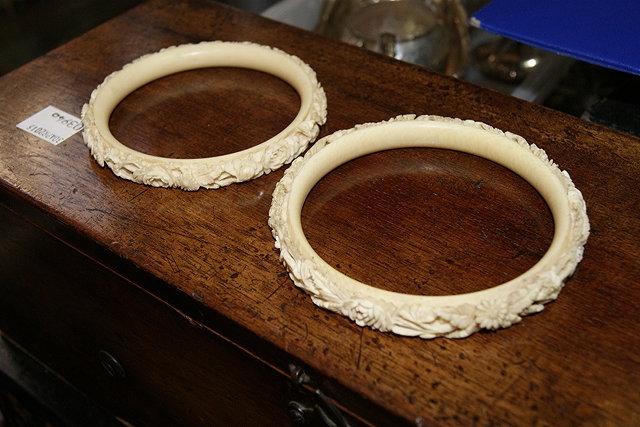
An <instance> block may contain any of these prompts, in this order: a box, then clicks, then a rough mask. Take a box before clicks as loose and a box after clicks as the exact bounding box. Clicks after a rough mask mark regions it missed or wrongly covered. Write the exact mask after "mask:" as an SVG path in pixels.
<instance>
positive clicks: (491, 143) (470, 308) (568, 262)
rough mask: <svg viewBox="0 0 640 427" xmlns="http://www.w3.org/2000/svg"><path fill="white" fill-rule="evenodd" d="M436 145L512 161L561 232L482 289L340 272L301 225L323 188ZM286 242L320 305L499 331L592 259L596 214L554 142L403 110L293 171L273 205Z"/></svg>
mask: <svg viewBox="0 0 640 427" xmlns="http://www.w3.org/2000/svg"><path fill="white" fill-rule="evenodd" d="M406 147H433V148H443V149H451V150H457V151H462V152H466V153H470V154H473V155H476V156H480V157H483V158H486V159H489V160H491V161H494V162H496V163H498V164H500V165H503V166H505V167H507V168H508V169H510V170H511V171H513V172H515V173H516V174H518V175H520V176H521V177H522V178H524V179H525V180H527V181H528V182H529V183H530V184H531V185H532V186H533V187H534V188H535V189H536V190H537V191H538V192H539V193H540V194H541V195H542V197H543V198H544V200H545V201H546V203H547V204H548V205H549V208H550V210H551V212H552V215H553V221H554V227H555V231H554V236H553V240H552V242H551V245H550V247H549V248H548V250H547V252H546V253H545V255H544V256H543V257H542V258H541V259H540V260H539V261H538V262H537V263H536V264H535V265H534V266H533V267H531V268H530V269H529V270H528V271H526V272H524V273H523V274H521V275H520V276H518V277H516V278H514V279H512V280H510V281H508V282H506V283H503V284H501V285H498V286H495V287H492V288H488V289H484V290H481V291H477V292H472V293H466V294H457V295H447V296H424V295H411V294H403V293H397V292H391V291H387V290H383V289H379V288H375V287H372V286H369V285H367V284H365V283H361V282H359V281H356V280H354V279H352V278H350V277H348V276H346V275H344V274H343V273H341V272H339V271H337V270H336V269H334V268H333V267H331V266H330V265H329V264H328V263H327V262H325V261H324V260H323V259H322V258H320V256H318V254H317V253H316V252H315V251H314V250H313V248H312V247H311V246H310V244H309V242H308V241H307V239H306V237H305V235H304V231H303V229H302V225H301V218H300V216H301V211H302V207H303V204H304V201H305V199H306V197H307V195H308V194H309V192H310V191H311V189H312V188H313V186H314V185H315V184H316V183H317V182H318V181H319V180H320V179H321V178H322V177H323V176H325V175H326V174H327V173H329V172H330V171H331V170H333V169H334V168H336V167H337V166H339V165H341V164H343V163H346V162H348V161H349V160H352V159H355V158H357V157H360V156H363V155H366V154H370V153H374V152H377V151H382V150H387V149H393V148H406ZM269 225H270V227H271V228H272V232H273V236H274V238H275V241H276V243H275V244H276V247H277V248H279V249H280V256H281V260H282V261H283V262H284V264H285V266H286V267H287V269H288V271H289V275H290V277H291V279H292V280H293V282H294V283H295V285H296V286H298V287H300V288H302V289H304V290H305V291H306V292H307V293H308V294H309V295H310V296H311V298H312V300H313V302H314V303H315V304H317V305H319V306H320V307H323V308H326V309H329V310H332V311H335V312H337V313H340V314H342V315H344V316H347V317H349V318H350V319H351V320H353V321H355V322H356V323H357V324H358V325H359V326H369V327H371V328H374V329H378V330H380V331H389V332H393V333H396V334H400V335H407V336H418V337H421V338H434V337H438V336H446V337H451V338H462V337H466V336H469V335H470V334H472V333H474V332H476V331H478V330H480V329H490V330H495V329H499V328H505V327H508V326H510V325H512V324H514V323H516V322H519V321H520V320H521V318H522V316H524V315H527V314H531V313H535V312H539V311H541V310H542V309H543V304H545V303H547V302H550V301H552V300H554V299H555V298H556V297H557V296H558V293H559V292H560V290H561V289H562V287H563V285H564V281H565V280H566V279H567V278H568V277H569V276H570V275H571V274H572V273H573V272H574V270H575V268H576V266H577V264H578V263H579V262H580V260H581V259H582V254H583V246H584V244H585V243H586V241H587V238H588V235H589V220H588V217H587V213H586V206H585V202H584V200H583V197H582V194H581V193H580V191H579V190H578V189H576V187H575V186H574V184H573V182H572V181H571V178H570V177H569V174H568V173H567V172H565V171H561V170H560V169H559V168H558V166H556V164H555V163H554V162H553V161H552V160H550V159H549V158H548V157H547V155H546V153H545V152H544V150H542V149H540V148H538V147H537V146H536V145H530V144H529V143H527V141H525V140H524V138H522V137H520V136H518V135H514V134H511V133H508V132H506V133H505V132H502V131H500V130H498V129H494V128H492V127H490V126H488V125H486V124H483V123H478V122H473V121H462V120H460V119H451V118H444V117H436V116H420V117H416V116H414V115H407V116H399V117H396V118H395V119H391V120H389V121H386V122H380V123H369V124H364V125H359V126H356V127H354V128H352V129H349V130H343V131H338V132H336V133H334V134H332V135H329V136H327V137H325V138H323V139H321V140H320V141H318V142H317V143H316V144H315V145H314V146H313V147H312V148H311V149H310V150H309V151H308V152H307V153H306V154H305V156H304V157H303V158H298V159H296V160H295V161H294V162H293V164H292V165H291V167H290V168H289V169H288V170H287V171H286V172H285V174H284V176H283V178H282V179H281V180H280V182H279V183H278V185H277V186H276V189H275V191H274V194H273V200H272V205H271V209H270V211H269Z"/></svg>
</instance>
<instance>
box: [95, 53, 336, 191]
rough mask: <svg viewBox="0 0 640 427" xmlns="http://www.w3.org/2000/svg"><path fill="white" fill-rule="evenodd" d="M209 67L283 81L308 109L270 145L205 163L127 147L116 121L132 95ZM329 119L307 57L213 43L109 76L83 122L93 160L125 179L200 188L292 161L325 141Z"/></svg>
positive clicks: (156, 56)
mask: <svg viewBox="0 0 640 427" xmlns="http://www.w3.org/2000/svg"><path fill="white" fill-rule="evenodd" d="M206 67H240V68H248V69H253V70H257V71H262V72H265V73H268V74H271V75H274V76H276V77H279V78H281V79H282V80H284V81H285V82H287V83H289V84H290V85H291V86H292V87H293V88H294V89H295V90H296V91H297V93H298V95H299V96H300V110H299V112H298V114H297V116H296V117H295V118H294V119H293V121H292V122H291V123H290V124H289V125H288V126H287V127H286V128H285V129H283V130H282V131H281V132H280V133H278V134H277V135H275V136H274V137H272V138H270V139H268V140H267V141H264V142H260V143H258V144H257V145H255V146H253V147H250V148H248V149H245V150H242V151H238V152H236V153H231V154H227V155H223V156H216V157H208V158H201V159H172V158H163V157H157V156H152V155H149V154H145V153H141V152H139V151H136V150H133V149H131V148H129V147H127V146H126V145H124V144H122V143H121V142H120V141H118V140H117V139H116V138H115V137H114V136H113V135H112V133H111V131H110V130H109V117H110V116H111V113H112V112H113V110H114V109H115V108H116V106H117V105H118V103H120V101H122V100H123V99H124V98H125V97H126V96H127V95H129V94H130V93H131V92H133V91H134V90H136V89H137V88H139V87H141V86H143V85H145V84H147V83H149V82H151V81H153V80H156V79H159V78H161V77H164V76H167V75H170V74H174V73H178V72H181V71H187V70H192V69H197V68H206ZM326 114H327V101H326V96H325V93H324V90H323V89H322V86H321V85H320V83H318V80H317V79H316V74H315V72H314V71H313V70H312V69H311V67H309V66H308V65H307V64H306V63H304V62H303V61H302V60H301V59H300V58H298V57H296V56H293V55H289V54H287V53H285V52H283V51H281V50H279V49H276V48H273V47H269V46H263V45H258V44H255V43H249V42H222V41H213V42H202V43H198V44H186V45H180V46H173V47H169V48H166V49H162V50H160V51H159V52H156V53H153V54H149V55H145V56H142V57H140V58H138V59H137V60H135V61H133V62H132V63H130V64H127V65H125V66H124V67H123V68H122V69H121V70H120V71H116V72H114V73H112V74H111V75H109V76H107V77H106V78H105V79H104V81H103V82H102V84H100V85H99V86H98V87H97V88H96V89H95V90H94V91H93V93H92V94H91V98H90V100H89V102H88V103H87V104H85V105H84V107H83V109H82V122H83V125H84V131H83V137H84V140H85V142H86V144H87V145H88V146H89V148H90V149H91V154H92V155H93V157H94V158H95V159H96V161H97V162H98V163H99V164H100V165H101V166H104V165H105V164H106V165H107V166H108V167H109V168H111V170H112V171H113V173H115V174H116V175H117V176H119V177H121V178H125V179H128V180H131V181H134V182H138V183H142V184H147V185H151V186H154V187H179V188H182V189H184V190H197V189H199V188H219V187H222V186H225V185H229V184H231V183H234V182H243V181H248V180H251V179H254V178H257V177H259V176H261V175H263V174H267V173H269V172H271V171H273V170H275V169H278V168H280V167H281V166H282V165H284V164H286V163H290V162H291V161H292V160H293V159H294V158H296V157H297V156H299V155H300V154H301V153H302V152H303V151H304V150H305V149H306V148H307V145H308V144H309V143H310V142H311V141H313V140H314V139H315V138H316V137H317V136H318V132H319V126H320V125H322V124H324V122H325V120H326ZM213 142H214V143H215V141H213Z"/></svg>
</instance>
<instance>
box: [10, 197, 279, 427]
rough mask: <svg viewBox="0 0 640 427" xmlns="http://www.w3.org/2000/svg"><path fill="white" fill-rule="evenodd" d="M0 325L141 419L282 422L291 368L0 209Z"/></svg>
mask: <svg viewBox="0 0 640 427" xmlns="http://www.w3.org/2000/svg"><path fill="white" fill-rule="evenodd" d="M0 235H2V236H3V239H2V240H3V242H2V245H1V246H0V330H2V331H3V333H5V334H7V335H8V336H9V337H11V338H12V339H14V340H15V341H17V342H18V343H19V344H21V345H22V346H23V347H25V348H26V349H27V350H28V351H30V352H31V353H32V354H33V355H35V356H36V357H37V358H39V359H40V360H41V361H42V362H44V363H45V364H46V365H48V366H49V367H51V368H52V369H53V370H55V371H57V372H58V373H59V374H60V375H62V376H63V377H64V378H65V379H66V380H68V381H69V382H70V383H72V384H73V385H75V386H76V387H78V388H79V389H80V390H82V391H84V392H85V393H87V394H88V395H89V396H90V397H93V398H95V399H96V400H97V401H98V402H100V403H102V404H103V405H105V406H106V407H108V408H109V409H110V410H112V411H113V412H114V414H115V415H116V416H119V417H121V418H123V419H125V420H127V421H129V422H131V423H133V424H135V425H164V424H173V425H229V424H234V425H238V424H242V425H248V424H249V423H252V422H259V423H260V424H261V425H283V423H284V424H286V423H288V414H287V402H288V400H287V397H288V396H289V386H288V381H287V377H286V376H285V375H284V374H283V373H282V372H280V371H278V370H276V369H273V368H271V367H269V366H268V365H266V364H264V363H262V362H260V361H259V360H258V359H256V358H255V357H254V356H252V355H250V354H248V353H247V352H245V351H243V350H242V349H240V348H238V347H237V346H235V345H234V344H233V343H231V342H229V341H227V340H225V339H223V338H221V337H220V336H217V335H216V334H215V333H213V332H212V331H211V330H209V329H206V328H203V327H202V326H201V325H199V324H197V323H196V322H193V321H190V319H189V318H188V317H186V316H184V315H182V314H180V313H179V312H177V311H176V310H174V309H173V308H171V307H170V306H168V305H167V304H165V303H164V302H162V301H160V300H158V299H157V298H155V297H154V296H152V295H150V294H149V293H147V292H146V291H144V290H142V289H141V288H139V287H137V286H136V285H134V284H132V283H130V282H128V281H127V280H125V279H123V278H121V277H119V276H118V275H117V274H115V273H113V272H111V271H110V270H108V269H106V268H104V267H103V266H101V265H99V264H98V263H96V262H94V261H93V260H91V259H89V258H87V257H85V256H84V255H82V254H80V253H78V252H76V251H75V250H73V249H71V248H69V247H68V246H67V245H65V244H63V243H61V242H60V241H58V240H57V239H55V238H53V237H51V236H50V235H48V234H47V233H45V232H43V231H42V230H40V229H39V228H36V227H34V226H33V225H31V224H29V223H27V222H25V221H23V220H22V219H21V218H20V217H18V216H17V215H15V214H14V213H12V212H9V211H7V210H5V209H0Z"/></svg>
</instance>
